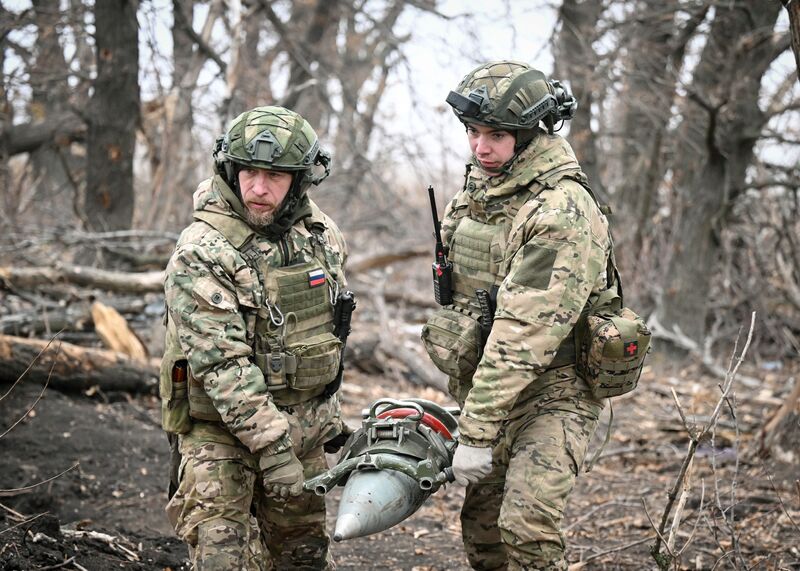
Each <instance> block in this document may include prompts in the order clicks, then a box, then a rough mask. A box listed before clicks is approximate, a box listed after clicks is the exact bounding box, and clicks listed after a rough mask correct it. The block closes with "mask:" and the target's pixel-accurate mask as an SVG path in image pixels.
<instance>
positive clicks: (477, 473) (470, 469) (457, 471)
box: [453, 444, 492, 486]
mask: <svg viewBox="0 0 800 571" xmlns="http://www.w3.org/2000/svg"><path fill="white" fill-rule="evenodd" d="M491 471H492V448H491V446H489V447H487V448H476V447H475V446H467V445H466V444H459V445H458V447H457V448H456V453H455V455H454V456H453V476H455V480H456V483H457V484H461V485H462V486H466V485H467V484H474V483H475V482H477V481H478V480H480V479H481V478H483V477H485V476H488V475H489V472H491Z"/></svg>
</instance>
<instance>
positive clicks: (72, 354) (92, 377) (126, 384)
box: [0, 335, 158, 393]
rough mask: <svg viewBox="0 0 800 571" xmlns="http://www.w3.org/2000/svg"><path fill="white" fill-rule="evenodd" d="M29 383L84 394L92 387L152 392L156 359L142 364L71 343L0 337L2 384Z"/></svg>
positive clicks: (118, 354)
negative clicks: (18, 380)
mask: <svg viewBox="0 0 800 571" xmlns="http://www.w3.org/2000/svg"><path fill="white" fill-rule="evenodd" d="M21 376H24V378H25V380H26V381H32V382H35V383H42V384H44V383H45V382H47V380H48V378H49V384H48V386H50V387H53V388H54V389H58V390H61V391H64V392H82V391H86V390H88V389H90V388H91V387H93V386H99V387H100V388H101V389H102V390H104V391H130V392H137V393H145V392H151V391H152V390H153V389H154V388H155V386H156V383H157V378H158V365H157V362H156V361H155V360H153V361H151V362H149V363H141V362H138V361H134V360H132V359H129V358H128V357H126V356H125V355H123V354H121V353H115V352H114V351H106V350H104V349H90V348H88V347H79V346H78V345H72V344H70V343H62V342H61V341H58V340H54V341H52V342H48V341H41V340H39V339H23V338H21V337H11V336H9V335H0V383H14V382H16V381H17V379H18V378H20V377H21Z"/></svg>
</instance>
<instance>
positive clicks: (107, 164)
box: [83, 0, 139, 231]
mask: <svg viewBox="0 0 800 571" xmlns="http://www.w3.org/2000/svg"><path fill="white" fill-rule="evenodd" d="M137 8H138V1H136V0H104V1H102V2H96V3H95V10H94V13H95V27H96V33H95V41H96V50H97V78H96V79H95V82H94V94H93V95H92V98H91V101H90V103H89V112H88V113H87V120H88V123H89V133H88V145H87V146H88V165H87V181H86V182H87V185H86V196H85V202H84V204H83V210H84V212H85V215H86V223H87V225H88V227H89V229H91V230H98V231H106V230H117V229H124V228H130V227H131V222H132V221H133V199H134V195H133V152H134V145H135V142H136V128H137V126H138V124H139V78H138V74H139V45H138V24H137V20H136V10H137Z"/></svg>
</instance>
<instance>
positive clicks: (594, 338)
mask: <svg viewBox="0 0 800 571" xmlns="http://www.w3.org/2000/svg"><path fill="white" fill-rule="evenodd" d="M621 306H622V301H621V298H620V297H619V295H618V294H617V292H616V291H615V290H613V289H608V290H606V291H605V292H603V293H602V294H601V295H600V298H599V299H598V300H597V302H596V303H595V304H594V305H593V306H592V308H591V309H590V310H589V312H588V315H586V317H585V319H581V320H580V322H579V324H578V327H577V329H576V336H575V338H576V345H577V350H578V374H579V375H580V376H582V377H583V378H584V379H585V380H586V382H587V384H588V385H589V387H590V388H591V390H592V394H593V395H594V397H595V398H597V399H603V398H610V397H616V396H620V395H624V394H625V393H628V392H630V391H632V390H633V389H635V388H636V385H637V384H638V382H639V376H640V375H641V373H642V366H643V364H644V359H645V357H646V356H647V353H648V351H649V350H650V337H651V334H650V330H649V329H648V328H647V325H646V324H645V322H644V320H643V319H642V318H641V317H639V316H638V315H637V314H636V313H635V312H634V311H632V310H631V309H629V308H627V307H621Z"/></svg>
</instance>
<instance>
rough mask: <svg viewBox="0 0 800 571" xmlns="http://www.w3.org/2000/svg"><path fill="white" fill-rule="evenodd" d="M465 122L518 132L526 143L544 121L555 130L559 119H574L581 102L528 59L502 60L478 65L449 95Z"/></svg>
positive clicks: (452, 104)
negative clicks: (529, 63) (525, 61)
mask: <svg viewBox="0 0 800 571" xmlns="http://www.w3.org/2000/svg"><path fill="white" fill-rule="evenodd" d="M446 101H447V103H448V104H449V105H450V106H451V107H452V108H453V112H454V113H455V114H456V117H458V119H459V120H460V121H461V122H462V123H465V124H466V123H477V124H479V125H487V126H489V127H496V128H498V129H503V130H506V131H514V132H516V133H517V146H519V145H520V144H521V143H523V142H524V144H527V142H528V141H530V138H531V137H532V134H533V133H534V130H535V129H536V128H537V127H538V125H539V122H540V121H541V122H543V123H544V125H545V127H547V130H548V132H549V133H551V134H552V133H553V129H554V126H555V124H556V123H557V122H558V121H562V120H568V119H572V117H573V115H574V114H575V110H576V109H577V107H578V102H577V101H576V100H575V98H574V97H573V96H572V94H571V93H570V92H569V90H568V89H567V88H566V87H564V86H563V85H562V84H561V83H560V82H559V81H556V80H548V79H547V77H545V75H544V73H542V72H541V71H539V70H538V69H534V68H532V67H531V66H529V65H528V64H526V63H523V62H519V61H511V60H503V61H494V62H489V63H486V64H483V65H481V66H478V67H476V68H475V69H473V70H472V71H471V72H469V73H468V74H467V75H466V76H465V77H464V79H462V80H461V83H459V84H458V87H457V88H456V90H455V91H451V92H450V94H449V95H448V96H447V100H446Z"/></svg>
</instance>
